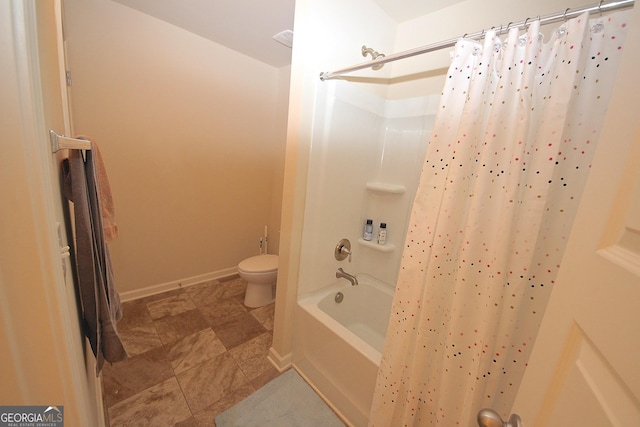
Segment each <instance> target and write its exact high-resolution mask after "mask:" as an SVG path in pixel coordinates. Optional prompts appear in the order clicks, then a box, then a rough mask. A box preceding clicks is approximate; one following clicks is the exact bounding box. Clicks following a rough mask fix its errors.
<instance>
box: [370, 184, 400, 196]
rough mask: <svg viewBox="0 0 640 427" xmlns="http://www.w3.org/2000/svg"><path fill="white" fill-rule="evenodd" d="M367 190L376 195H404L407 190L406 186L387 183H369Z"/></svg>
mask: <svg viewBox="0 0 640 427" xmlns="http://www.w3.org/2000/svg"><path fill="white" fill-rule="evenodd" d="M367 190H369V191H371V192H372V193H376V194H404V192H405V191H407V188H406V187H405V186H404V185H398V184H387V183H385V182H367Z"/></svg>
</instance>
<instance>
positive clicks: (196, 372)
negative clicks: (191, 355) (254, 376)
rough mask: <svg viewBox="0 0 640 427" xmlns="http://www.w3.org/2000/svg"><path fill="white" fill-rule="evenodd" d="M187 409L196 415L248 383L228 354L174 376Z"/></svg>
mask: <svg viewBox="0 0 640 427" xmlns="http://www.w3.org/2000/svg"><path fill="white" fill-rule="evenodd" d="M176 378H177V379H178V382H179V383H180V387H181V388H182V391H183V393H184V396H185V398H186V399H187V402H188V403H189V407H190V408H191V411H192V412H193V413H197V412H200V411H202V410H203V409H205V408H207V407H208V406H210V405H212V404H213V403H215V402H217V401H218V400H220V399H222V398H223V397H224V396H225V395H226V394H228V393H232V392H233V391H234V390H236V389H238V388H240V387H241V386H243V385H245V384H247V383H248V380H247V377H245V375H244V374H243V373H242V371H241V370H240V367H239V366H238V364H237V363H236V362H235V361H234V360H233V358H232V357H231V356H230V355H229V354H228V353H223V354H221V355H219V356H216V357H215V358H213V359H210V360H207V361H206V362H204V363H201V364H200V365H197V366H195V367H193V368H191V369H189V370H187V371H184V372H180V373H179V374H176Z"/></svg>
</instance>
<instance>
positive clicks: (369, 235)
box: [362, 219, 373, 240]
mask: <svg viewBox="0 0 640 427" xmlns="http://www.w3.org/2000/svg"><path fill="white" fill-rule="evenodd" d="M362 238H363V239H364V240H371V239H373V220H372V219H368V220H367V223H366V224H365V225H364V233H363V234H362Z"/></svg>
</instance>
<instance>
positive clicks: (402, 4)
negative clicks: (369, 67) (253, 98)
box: [113, 0, 462, 68]
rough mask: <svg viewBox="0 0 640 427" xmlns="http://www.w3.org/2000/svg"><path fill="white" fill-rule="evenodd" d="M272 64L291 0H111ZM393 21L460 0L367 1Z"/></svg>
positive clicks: (288, 26) (285, 53)
mask: <svg viewBox="0 0 640 427" xmlns="http://www.w3.org/2000/svg"><path fill="white" fill-rule="evenodd" d="M113 1H115V2H118V3H120V4H123V5H125V6H129V7H131V8H133V9H136V10H138V11H140V12H143V13H145V14H147V15H151V16H153V17H155V18H158V19H161V20H163V21H166V22H168V23H170V24H173V25H176V26H178V27H181V28H184V29H185V30H187V31H190V32H192V33H194V34H198V35H199V36H201V37H205V38H207V39H209V40H212V41H214V42H216V43H218V44H221V45H223V46H226V47H228V48H230V49H233V50H235V51H237V52H240V53H243V54H245V55H248V56H250V57H252V58H255V59H257V60H259V61H261V62H264V63H267V64H269V65H272V66H274V67H278V68H279V67H283V66H285V65H288V64H289V63H290V62H291V49H290V48H288V47H286V46H284V45H282V44H280V43H278V42H276V41H274V40H273V36H274V35H275V34H277V33H279V32H281V31H284V30H292V29H293V12H294V5H295V0H268V1H266V0H113ZM372 1H374V2H376V3H378V5H380V7H382V8H383V9H384V10H385V11H386V12H387V13H388V14H389V15H390V16H391V17H393V18H394V19H395V20H396V21H398V22H404V21H406V20H408V19H411V18H414V17H416V16H421V15H424V14H426V13H429V12H432V11H434V10H438V9H441V8H444V7H447V6H449V5H452V4H454V3H458V2H460V1H462V0H428V1H427V0H372Z"/></svg>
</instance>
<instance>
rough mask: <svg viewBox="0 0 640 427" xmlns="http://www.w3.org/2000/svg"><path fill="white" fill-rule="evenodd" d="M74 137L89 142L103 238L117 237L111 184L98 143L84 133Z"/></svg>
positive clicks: (110, 239)
mask: <svg viewBox="0 0 640 427" xmlns="http://www.w3.org/2000/svg"><path fill="white" fill-rule="evenodd" d="M75 138H78V139H85V140H87V141H89V142H91V146H92V147H93V148H92V152H93V159H94V163H95V167H96V175H97V181H98V184H99V185H98V198H99V199H100V211H101V212H102V228H103V229H104V238H105V240H106V241H107V242H110V241H112V240H113V239H115V238H116V237H118V224H116V211H115V207H114V204H113V196H112V194H111V184H109V176H108V175H107V169H106V168H105V167H104V162H103V161H102V154H101V153H100V149H99V148H98V144H96V143H95V141H93V139H91V138H90V137H88V136H86V135H77V136H76V137H75Z"/></svg>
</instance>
